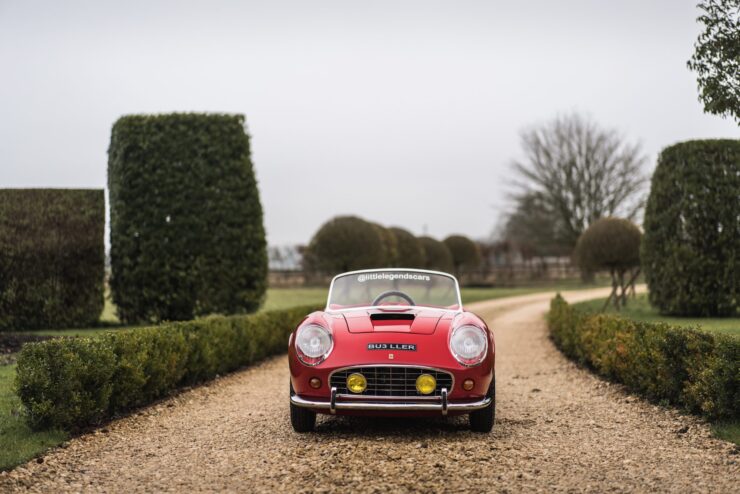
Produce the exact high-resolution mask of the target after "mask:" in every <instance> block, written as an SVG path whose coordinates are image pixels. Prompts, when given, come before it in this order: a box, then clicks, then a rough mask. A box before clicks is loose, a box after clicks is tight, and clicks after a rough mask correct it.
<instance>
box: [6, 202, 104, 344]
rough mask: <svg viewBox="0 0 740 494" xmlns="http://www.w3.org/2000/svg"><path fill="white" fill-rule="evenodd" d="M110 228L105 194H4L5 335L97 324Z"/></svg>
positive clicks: (100, 307) (100, 309) (100, 308)
mask: <svg viewBox="0 0 740 494" xmlns="http://www.w3.org/2000/svg"><path fill="white" fill-rule="evenodd" d="M104 228H105V196H104V194H103V191H102V190H72V189H0V330H23V329H40V328H65V327H75V326H77V327H86V326H90V325H93V324H94V323H96V322H97V321H98V318H99V317H100V313H101V311H102V310H103V281H104V277H105V247H104V239H103V235H104Z"/></svg>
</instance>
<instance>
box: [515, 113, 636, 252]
mask: <svg viewBox="0 0 740 494" xmlns="http://www.w3.org/2000/svg"><path fill="white" fill-rule="evenodd" d="M521 142H522V147H523V149H524V155H525V158H524V160H521V161H515V162H514V164H513V168H514V170H515V171H516V172H517V175H518V179H517V180H516V182H515V184H516V185H517V187H518V191H517V193H516V194H514V200H515V210H514V213H513V214H512V215H511V217H510V218H509V220H510V221H509V223H512V222H513V224H512V227H511V228H512V229H515V230H517V235H518V236H520V237H526V236H529V238H531V239H533V240H534V239H536V242H535V243H536V244H538V245H539V246H540V250H542V248H543V246H542V244H543V242H547V241H548V237H549V242H551V246H550V250H553V251H555V252H557V251H561V250H562V249H564V248H565V249H566V250H567V251H568V252H570V251H572V249H573V248H574V247H575V245H576V242H577V241H578V237H579V236H580V235H581V233H583V231H584V230H585V229H586V228H587V227H588V226H589V225H590V224H591V223H593V222H594V221H596V220H598V219H599V218H602V217H605V216H619V217H622V218H627V219H630V220H634V219H635V218H636V217H637V216H638V214H639V212H640V210H641V209H642V207H643V203H644V197H643V194H642V189H643V186H644V185H645V183H646V181H647V178H646V176H645V174H644V172H643V170H642V168H643V165H644V163H645V161H646V158H645V156H644V155H643V153H642V150H641V148H640V146H639V145H638V144H631V143H627V142H626V141H625V140H624V139H623V138H622V136H621V135H620V134H619V133H618V132H616V131H614V130H611V129H602V128H600V127H599V126H598V125H596V124H595V123H594V122H593V121H591V120H589V119H587V118H584V117H582V116H580V115H578V114H570V115H566V116H563V117H558V118H556V119H554V120H552V121H550V122H548V123H546V124H544V125H541V126H537V127H532V128H530V129H527V130H525V131H524V132H522V134H521ZM527 232H529V233H528V234H527ZM543 235H545V237H544V238H543Z"/></svg>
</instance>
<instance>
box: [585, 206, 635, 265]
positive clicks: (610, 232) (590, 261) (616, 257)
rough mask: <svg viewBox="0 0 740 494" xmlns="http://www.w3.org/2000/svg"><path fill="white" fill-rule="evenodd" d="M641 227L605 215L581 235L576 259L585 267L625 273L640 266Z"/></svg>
mask: <svg viewBox="0 0 740 494" xmlns="http://www.w3.org/2000/svg"><path fill="white" fill-rule="evenodd" d="M641 238H642V233H641V232H640V229H639V228H638V227H637V225H635V224H634V223H632V222H631V221H629V220H624V219H620V218H601V219H600V220H596V221H595V222H593V223H592V224H591V225H590V226H589V227H588V228H587V229H586V231H584V232H583V233H582V234H581V236H580V237H579V238H578V243H577V244H576V250H575V258H576V261H577V262H578V266H579V267H580V268H581V269H584V270H587V271H590V272H593V271H598V270H601V269H608V270H610V271H616V272H624V271H626V270H628V269H630V268H633V267H637V266H639V265H640V239H641Z"/></svg>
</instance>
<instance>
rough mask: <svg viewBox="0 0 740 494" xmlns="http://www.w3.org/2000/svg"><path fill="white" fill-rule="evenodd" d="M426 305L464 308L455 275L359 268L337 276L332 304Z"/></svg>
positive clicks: (341, 306)
mask: <svg viewBox="0 0 740 494" xmlns="http://www.w3.org/2000/svg"><path fill="white" fill-rule="evenodd" d="M413 305H419V306H426V307H439V308H444V309H451V310H458V309H460V293H459V291H458V287H457V281H456V280H455V278H453V277H452V276H449V275H445V274H441V273H435V272H428V271H403V270H388V271H358V272H353V273H347V274H342V275H339V276H337V277H336V278H334V281H333V282H332V285H331V288H330V289H329V303H328V308H329V309H333V310H337V309H347V308H352V307H372V306H413Z"/></svg>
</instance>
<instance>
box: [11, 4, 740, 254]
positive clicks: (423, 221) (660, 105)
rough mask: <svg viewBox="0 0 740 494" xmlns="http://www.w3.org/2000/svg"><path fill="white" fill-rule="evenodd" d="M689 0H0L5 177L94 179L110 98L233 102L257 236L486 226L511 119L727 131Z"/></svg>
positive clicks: (109, 120)
mask: <svg viewBox="0 0 740 494" xmlns="http://www.w3.org/2000/svg"><path fill="white" fill-rule="evenodd" d="M695 3H696V0H662V1H657V0H656V1H647V0H643V1H617V2H615V1H595V0H594V1H565V0H563V1H557V2H555V1H521V2H511V1H507V2H495V1H465V0H463V1H460V0H458V1H452V0H448V1H432V0H420V1H409V0H395V1H380V0H373V1H352V0H339V1H323V0H311V1H307V0H296V1H279V0H264V1H261V2H256V1H202V2H194V1H171V2H162V1H130V0H127V1H118V2H113V1H101V0H98V1H89V2H80V1H48V2H38V1H25V0H18V1H7V0H0V89H1V90H0V187H104V186H105V184H106V167H107V154H106V151H107V147H108V141H109V137H110V128H111V125H112V124H113V122H114V121H115V120H116V119H117V118H118V117H119V116H121V115H124V114H129V113H158V112H171V111H216V112H231V113H244V114H245V115H246V117H247V125H248V129H249V133H250V134H251V136H252V150H253V161H254V164H255V168H256V172H257V179H258V180H259V184H260V190H261V194H262V204H263V206H264V209H265V224H266V227H267V231H268V241H269V242H270V243H271V244H274V245H282V244H289V243H304V242H307V241H308V239H309V238H310V236H311V235H312V234H313V232H314V231H315V230H316V229H317V228H318V227H319V226H320V225H321V223H323V222H324V221H326V220H327V219H328V218H330V217H332V216H334V215H337V214H358V215H360V216H364V217H366V218H368V219H371V220H374V221H377V222H380V223H383V224H386V225H399V226H403V227H405V228H408V229H409V230H411V231H412V232H414V233H416V234H421V233H423V232H424V230H425V228H426V231H427V232H428V233H430V234H432V235H434V236H437V237H443V236H446V235H448V234H450V233H463V234H467V235H470V236H473V237H485V236H487V235H488V234H489V232H490V231H491V229H492V228H493V226H494V224H495V223H496V220H497V217H498V215H499V213H500V212H501V208H503V207H504V206H505V205H506V203H507V202H506V193H507V190H508V188H507V180H508V178H509V177H510V169H509V163H510V162H511V160H512V159H513V158H515V157H517V156H518V154H519V141H518V132H519V131H520V129H521V128H522V127H525V126H527V125H530V124H534V123H537V122H542V121H544V120H547V119H549V118H551V117H553V116H555V115H556V114H557V113H563V112H569V111H572V110H577V111H580V112H583V113H586V114H588V115H590V116H591V117H592V118H594V119H595V120H596V121H598V122H599V123H601V124H602V125H604V126H607V127H614V128H617V129H619V130H621V131H622V132H623V133H624V135H625V136H626V137H628V138H629V139H630V140H637V141H640V142H642V143H643V145H644V149H645V151H646V153H647V154H648V156H649V158H650V169H651V170H652V167H653V166H654V163H655V158H656V156H657V153H658V152H659V151H660V149H661V148H663V147H665V146H667V145H670V144H673V143H675V142H677V141H681V140H686V139H690V138H704V137H738V134H739V132H738V128H737V126H736V125H735V124H734V123H733V122H732V121H731V120H729V119H728V120H722V119H720V118H718V117H715V116H710V115H704V114H703V113H702V108H701V105H700V103H699V102H698V101H697V89H696V82H695V78H694V74H693V73H691V72H690V71H689V70H688V69H687V68H686V60H687V59H688V58H689V57H690V56H691V53H692V50H693V43H694V40H695V38H696V36H697V34H698V32H699V30H700V26H699V25H698V24H697V23H696V22H695V18H696V16H697V15H698V11H697V10H696V8H695Z"/></svg>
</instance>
